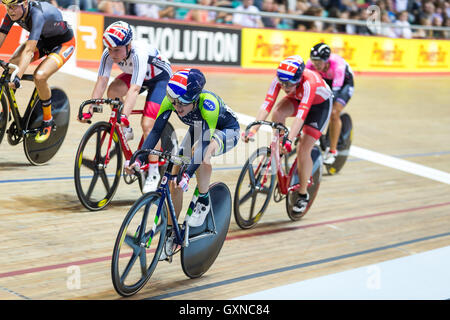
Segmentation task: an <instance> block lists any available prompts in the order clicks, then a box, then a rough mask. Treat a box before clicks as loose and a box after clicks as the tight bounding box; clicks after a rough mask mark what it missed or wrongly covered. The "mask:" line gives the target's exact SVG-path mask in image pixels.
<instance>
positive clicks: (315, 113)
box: [243, 55, 332, 213]
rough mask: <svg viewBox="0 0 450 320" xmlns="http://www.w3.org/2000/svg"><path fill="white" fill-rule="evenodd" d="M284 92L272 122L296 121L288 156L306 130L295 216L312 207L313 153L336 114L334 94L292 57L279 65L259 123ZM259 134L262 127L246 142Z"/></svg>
mask: <svg viewBox="0 0 450 320" xmlns="http://www.w3.org/2000/svg"><path fill="white" fill-rule="evenodd" d="M280 89H283V90H284V92H285V93H286V96H285V97H283V99H281V101H280V102H279V103H277V104H276V106H275V108H274V111H273V115H272V121H274V122H280V123H283V124H284V123H285V120H286V118H287V117H295V120H294V122H293V123H292V126H291V130H290V132H289V136H288V139H287V140H286V142H285V143H284V146H283V149H284V152H290V151H291V150H292V141H293V140H294V139H295V138H296V137H297V135H298V134H299V133H300V130H301V129H302V128H303V130H302V132H303V134H302V136H301V137H300V140H299V143H298V146H297V166H298V168H300V170H299V178H300V188H299V189H298V193H299V197H298V200H297V202H296V203H295V205H294V207H293V210H294V212H296V213H299V212H303V211H304V210H305V209H306V207H307V206H308V202H309V195H308V192H307V187H308V180H309V178H310V177H311V173H312V168H313V161H312V158H311V151H312V149H313V147H314V144H315V143H316V141H317V140H318V139H319V138H320V136H321V135H322V132H323V131H324V130H325V129H326V127H327V125H328V120H329V118H330V114H331V110H332V92H331V89H330V88H329V86H328V85H327V84H326V83H325V81H324V80H323V79H322V77H320V75H319V74H318V73H316V72H314V71H311V70H308V69H305V63H304V62H303V59H302V58H301V57H300V56H297V55H296V56H290V57H288V58H286V59H285V60H283V61H281V63H280V64H279V66H278V69H277V76H276V77H275V78H274V79H273V81H272V83H271V85H270V87H269V90H268V92H267V95H266V98H265V100H264V102H263V104H262V105H261V108H260V109H259V112H258V114H257V116H256V120H265V119H266V118H267V117H268V115H269V113H270V112H271V110H272V108H273V106H274V104H275V101H276V99H277V97H278V94H279V92H280ZM257 130H258V127H257V126H255V127H253V129H252V130H251V131H250V132H249V133H248V134H247V135H245V133H244V135H243V140H244V141H245V142H248V141H249V139H250V138H251V137H252V136H254V135H255V134H256V132H257Z"/></svg>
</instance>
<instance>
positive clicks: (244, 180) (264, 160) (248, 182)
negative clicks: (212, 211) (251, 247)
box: [233, 147, 275, 229]
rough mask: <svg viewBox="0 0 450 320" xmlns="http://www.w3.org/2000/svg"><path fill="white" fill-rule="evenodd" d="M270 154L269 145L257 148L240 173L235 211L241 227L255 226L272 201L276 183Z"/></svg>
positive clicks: (235, 197) (235, 216)
mask: <svg viewBox="0 0 450 320" xmlns="http://www.w3.org/2000/svg"><path fill="white" fill-rule="evenodd" d="M270 155H271V152H270V148H268V147H261V148H259V149H257V150H256V151H255V152H254V153H253V154H252V155H251V156H250V157H249V158H248V160H247V161H246V162H245V164H244V167H243V168H242V170H241V173H240V175H239V178H238V181H237V184H236V190H235V192H234V203H233V209H234V210H233V212H234V218H235V220H236V223H237V225H238V226H239V227H240V228H241V229H249V228H252V227H254V226H255V225H256V224H257V223H258V221H259V220H260V219H261V217H262V215H263V214H264V211H265V210H266V209H267V206H268V204H269V202H270V197H271V195H272V192H273V188H274V185H275V179H274V175H273V174H272V168H271V167H270V160H271V159H270ZM258 196H259V197H258ZM260 204H262V205H261V207H259V205H260ZM257 207H258V208H257Z"/></svg>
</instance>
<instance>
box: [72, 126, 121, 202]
mask: <svg viewBox="0 0 450 320" xmlns="http://www.w3.org/2000/svg"><path fill="white" fill-rule="evenodd" d="M110 134H111V124H110V123H108V122H97V123H95V124H94V125H92V126H91V127H90V128H89V129H88V131H86V133H85V134H84V136H83V138H82V139H81V142H80V145H79V147H78V150H77V155H76V157H75V168H74V178H75V179H74V180H75V189H76V191H77V195H78V199H80V202H81V203H82V204H83V206H84V207H85V208H87V209H89V210H91V211H97V210H101V209H103V208H104V207H105V206H106V205H108V204H109V203H110V202H111V200H112V198H113V196H114V194H115V193H116V190H117V188H118V187H119V181H120V176H121V173H122V149H121V146H120V142H119V139H118V137H117V134H116V132H114V134H113V138H112V142H111V147H110V148H109V160H108V162H107V161H106V156H107V151H108V144H109V139H110Z"/></svg>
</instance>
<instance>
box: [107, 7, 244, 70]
mask: <svg viewBox="0 0 450 320" xmlns="http://www.w3.org/2000/svg"><path fill="white" fill-rule="evenodd" d="M123 20H124V21H126V22H128V23H129V24H130V25H131V26H132V27H133V28H134V31H135V39H136V40H146V41H149V42H150V43H151V44H153V45H154V46H156V47H157V48H158V49H159V50H160V51H161V54H163V55H164V56H166V57H167V58H168V59H169V60H170V62H171V63H180V64H184V63H190V64H209V65H238V66H240V64H241V30H240V29H232V28H209V27H202V26H196V25H191V24H190V25H186V24H177V23H167V22H166V21H165V22H155V21H148V20H138V19H123ZM115 21H117V18H111V17H107V16H105V23H104V25H105V27H106V26H109V25H110V24H111V23H113V22H115Z"/></svg>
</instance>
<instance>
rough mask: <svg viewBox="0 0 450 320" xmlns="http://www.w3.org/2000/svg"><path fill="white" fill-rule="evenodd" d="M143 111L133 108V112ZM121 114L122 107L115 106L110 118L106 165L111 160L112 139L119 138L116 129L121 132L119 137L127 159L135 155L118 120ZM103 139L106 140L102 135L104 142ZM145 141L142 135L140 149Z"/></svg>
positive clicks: (139, 112)
mask: <svg viewBox="0 0 450 320" xmlns="http://www.w3.org/2000/svg"><path fill="white" fill-rule="evenodd" d="M142 113H143V110H133V111H132V112H131V114H142ZM121 114H122V110H121V108H118V107H114V108H113V109H112V111H111V116H110V118H109V123H110V124H111V132H110V135H109V141H108V148H107V152H106V159H105V165H107V164H108V163H109V160H110V157H109V152H110V149H111V144H112V139H113V138H115V139H117V136H116V135H115V134H114V131H116V132H118V133H119V134H118V139H119V141H120V145H121V147H122V152H123V155H124V156H125V159H126V160H130V159H131V157H132V155H133V152H132V151H131V149H130V146H129V145H128V142H127V139H126V138H125V134H124V133H123V129H122V126H121V125H120V123H118V120H117V119H118V118H119V117H120V115H121ZM103 140H104V137H102V141H101V143H103ZM143 143H144V136H142V137H141V140H140V142H139V146H138V149H140V148H141V147H142V144H143Z"/></svg>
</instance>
